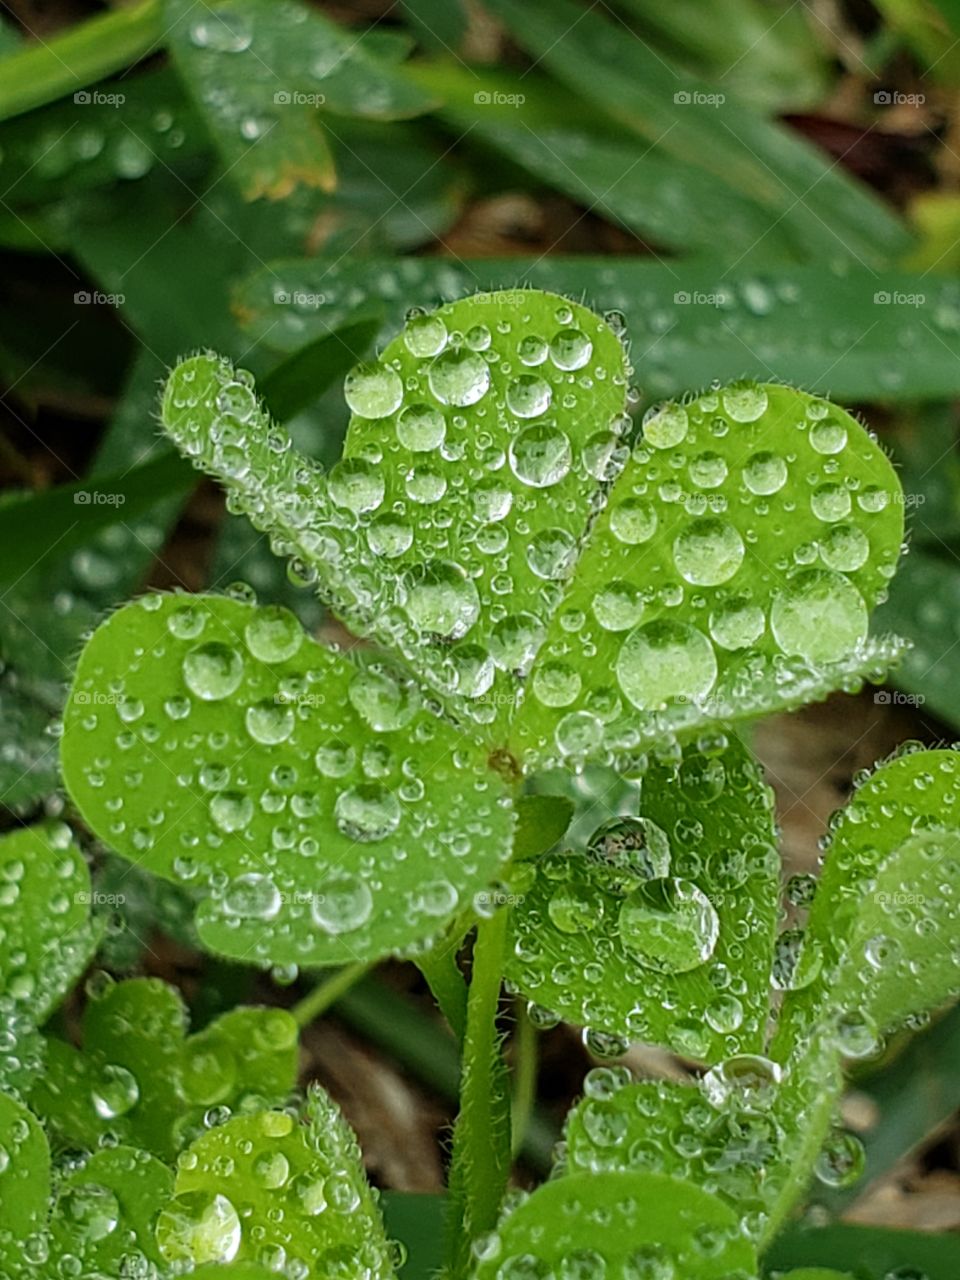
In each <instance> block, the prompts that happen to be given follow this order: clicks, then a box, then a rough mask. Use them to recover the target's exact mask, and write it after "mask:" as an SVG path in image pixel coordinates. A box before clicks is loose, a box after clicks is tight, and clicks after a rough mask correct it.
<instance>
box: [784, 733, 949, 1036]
mask: <svg viewBox="0 0 960 1280" xmlns="http://www.w3.org/2000/svg"><path fill="white" fill-rule="evenodd" d="M958 768H960V753H957V752H955V751H949V750H938V751H923V750H910V751H907V752H906V753H905V754H901V755H899V756H897V757H895V758H893V759H891V760H890V761H888V762H887V763H885V764H882V765H881V766H880V767H879V768H878V769H877V770H876V771H875V772H874V773H872V774H870V775H869V776H868V777H866V778H865V779H861V780H860V782H859V785H858V786H857V789H856V791H855V792H854V794H853V796H852V797H851V799H850V801H849V803H848V804H847V806H846V808H844V809H842V810H840V812H839V813H838V814H837V815H835V818H834V821H833V822H832V824H831V829H830V842H829V846H828V850H827V855H826V861H825V864H824V869H823V873H822V874H821V876H820V881H819V884H818V887H817V894H816V897H815V899H814V902H813V906H812V908H811V910H810V917H809V922H808V926H807V945H808V946H810V947H812V948H814V949H815V951H816V953H817V955H818V964H819V972H818V974H817V976H816V977H815V978H814V980H813V981H812V982H811V983H809V984H808V985H807V986H806V987H805V988H804V989H802V990H800V991H794V992H791V993H790V994H789V995H788V997H787V999H786V1001H785V1003H784V1007H783V1011H782V1015H781V1022H780V1026H779V1028H778V1032H777V1038H776V1041H775V1044H776V1045H777V1046H778V1048H779V1049H780V1051H781V1052H782V1051H783V1049H784V1047H786V1046H790V1045H794V1044H796V1043H797V1042H798V1041H799V1040H800V1039H801V1038H802V1037H803V1036H805V1035H808V1034H810V1033H811V1031H812V1030H815V1029H817V1028H825V1029H826V1034H829V1035H830V1036H831V1037H832V1040H833V1046H834V1050H835V1052H837V1053H839V1054H843V1055H845V1056H847V1057H851V1058H860V1057H865V1056H867V1055H869V1054H870V1053H872V1052H874V1051H875V1050H876V1048H878V1046H879V1041H880V1039H881V1037H882V1036H883V1035H884V1034H885V1033H886V1032H888V1031H890V1030H892V1029H893V1028H895V1027H897V1026H898V1025H900V1024H901V1023H902V1022H903V1021H904V1020H905V1019H907V1018H909V1017H912V1016H916V1015H917V1014H919V1013H921V1012H923V1011H924V1010H925V1009H931V1008H935V1007H936V1006H937V1005H939V1004H942V1003H943V1002H945V1001H946V1000H948V999H949V998H951V997H953V996H955V995H956V994H957V993H958V991H960V980H958V977H957V962H956V957H957V952H958V948H960V913H958V904H957V902H956V897H955V888H954V886H955V884H956V882H957V875H958V874H960V868H957V867H955V865H954V864H955V861H956V849H957V837H958V833H957V829H956V827H955V825H954V824H953V812H954V809H955V807H956V805H957V802H958V799H960V787H958ZM955 872H956V873H957V874H954V873H955Z"/></svg>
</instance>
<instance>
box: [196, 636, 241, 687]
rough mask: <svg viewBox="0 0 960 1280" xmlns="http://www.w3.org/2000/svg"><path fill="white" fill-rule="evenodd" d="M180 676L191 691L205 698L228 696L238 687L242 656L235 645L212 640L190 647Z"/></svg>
mask: <svg viewBox="0 0 960 1280" xmlns="http://www.w3.org/2000/svg"><path fill="white" fill-rule="evenodd" d="M183 678H184V681H185V682H186V685H187V688H188V689H189V690H190V692H191V693H193V694H195V695H196V696H197V697H198V698H201V699H202V700H203V701H204V702H219V701H220V700H221V699H223V698H229V696H230V695H231V694H232V693H235V692H236V691H237V689H238V688H239V687H240V681H241V679H242V678H243V659H242V658H241V657H240V654H239V653H238V652H237V650H236V649H233V648H231V647H230V645H227V644H222V643H221V642H220V641H218V640H211V641H209V642H208V643H206V644H201V645H198V646H197V648H195V649H191V650H190V652H189V653H188V654H187V655H186V656H185V658H184V659H183Z"/></svg>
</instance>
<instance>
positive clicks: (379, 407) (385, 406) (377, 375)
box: [343, 364, 403, 418]
mask: <svg viewBox="0 0 960 1280" xmlns="http://www.w3.org/2000/svg"><path fill="white" fill-rule="evenodd" d="M343 394H344V398H345V400H346V402H347V404H348V405H349V406H350V408H351V409H352V410H353V412H354V413H355V414H357V415H358V416H359V417H361V418H386V417H388V416H389V415H390V414H391V413H395V412H396V410H397V409H399V408H400V406H401V404H402V403H403V381H402V379H401V377H400V375H399V373H397V372H396V371H395V370H394V369H388V368H387V367H386V366H385V365H382V364H358V365H356V366H355V367H354V368H353V369H351V370H350V372H349V373H348V374H347V376H346V379H345V380H344V384H343Z"/></svg>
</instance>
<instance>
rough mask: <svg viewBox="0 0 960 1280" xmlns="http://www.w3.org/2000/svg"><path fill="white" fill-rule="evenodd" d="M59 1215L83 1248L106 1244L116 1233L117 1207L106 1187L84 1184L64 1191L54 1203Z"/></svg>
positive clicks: (112, 1195)
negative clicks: (101, 1243) (99, 1242)
mask: <svg viewBox="0 0 960 1280" xmlns="http://www.w3.org/2000/svg"><path fill="white" fill-rule="evenodd" d="M57 1207H58V1209H59V1215H60V1217H62V1218H63V1219H64V1221H65V1222H66V1223H69V1225H70V1227H71V1229H72V1230H73V1231H75V1232H76V1233H77V1235H78V1236H79V1238H80V1240H82V1241H83V1242H84V1243H85V1244H86V1243H90V1244H93V1243H95V1242H96V1241H98V1240H105V1239H106V1237H107V1236H109V1235H112V1234H113V1232H114V1231H116V1229H117V1224H118V1223H119V1221H120V1204H119V1202H118V1200H117V1197H116V1195H115V1194H114V1193H113V1191H111V1190H110V1188H109V1187H103V1186H100V1185H99V1183H95V1182H83V1183H80V1184H79V1185H78V1186H72V1187H67V1189H66V1190H65V1191H64V1192H63V1194H62V1195H61V1196H60V1199H59V1201H58V1202H57Z"/></svg>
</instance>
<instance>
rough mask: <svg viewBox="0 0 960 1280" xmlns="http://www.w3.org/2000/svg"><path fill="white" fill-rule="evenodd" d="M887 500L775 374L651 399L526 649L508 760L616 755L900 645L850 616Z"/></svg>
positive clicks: (892, 653) (802, 694) (888, 562)
mask: <svg viewBox="0 0 960 1280" xmlns="http://www.w3.org/2000/svg"><path fill="white" fill-rule="evenodd" d="M901 496H902V495H901V491H900V486H899V483H898V481H897V477H896V474H895V473H894V471H893V468H892V467H891V465H890V463H889V461H888V460H887V458H886V456H885V455H884V453H883V451H882V450H881V449H880V447H879V446H878V445H877V444H876V443H875V441H874V440H873V439H872V438H871V437H869V436H868V435H867V433H866V432H865V431H864V430H863V429H862V428H861V427H860V426H859V425H858V424H857V422H855V421H854V419H853V418H851V417H850V415H849V414H847V413H845V412H844V411H843V410H842V409H838V408H836V407H835V406H833V405H830V404H829V403H828V402H826V401H824V400H819V399H816V398H814V397H812V396H809V395H806V394H804V393H802V392H799V391H794V390H791V389H790V388H788V387H780V386H774V385H765V384H760V383H753V382H740V383H733V384H731V385H730V386H728V387H724V388H723V389H722V390H719V391H709V392H707V393H706V394H704V395H701V396H700V397H698V398H697V399H695V400H693V401H690V402H688V403H686V404H684V403H679V402H674V403H668V404H666V405H663V406H660V407H659V408H658V409H655V410H651V411H650V413H649V414H648V415H647V417H646V418H645V420H644V427H643V437H642V439H641V440H640V442H639V443H638V444H637V445H636V447H635V448H634V450H633V454H632V457H631V459H630V462H629V463H628V464H627V466H626V468H625V469H624V470H623V472H622V473H621V474H620V476H619V477H618V478H617V481H616V483H615V484H614V486H613V489H612V491H611V492H610V494H609V497H608V499H607V502H606V505H605V507H604V509H603V511H602V512H601V513H600V515H599V516H598V518H597V520H596V522H595V523H594V525H593V527H592V529H591V531H590V536H589V538H588V539H587V542H586V545H585V547H584V550H583V553H582V555H581V556H580V559H579V561H578V563H577V566H576V571H575V573H574V575H573V577H572V580H571V582H570V585H569V587H568V588H567V591H566V594H565V596H564V599H563V603H562V605H561V607H560V608H559V610H558V611H557V613H556V614H555V615H554V618H553V620H552V622H551V624H550V627H549V630H548V632H547V636H546V639H545V641H544V644H543V646H542V648H541V649H540V651H539V653H538V655H537V659H536V662H535V663H534V666H533V670H532V672H531V675H530V681H529V688H530V689H531V690H532V696H531V695H527V696H526V697H525V699H524V702H523V704H522V705H521V707H520V710H519V712H518V715H517V718H516V720H515V722H514V725H513V726H512V730H511V740H510V741H511V749H512V752H513V754H514V756H515V758H516V759H518V760H520V761H521V762H524V763H525V762H532V761H535V762H537V764H538V765H540V766H543V765H545V764H548V763H553V762H557V763H559V762H561V761H563V760H565V759H573V760H576V759H582V758H584V757H585V756H587V755H590V754H600V753H601V752H605V753H606V754H607V756H608V758H609V757H610V756H611V755H612V756H613V757H615V758H616V757H629V754H630V753H631V752H634V751H638V750H643V748H644V747H645V746H646V745H648V744H649V743H651V742H653V741H656V740H658V739H663V737H664V736H666V735H676V734H686V735H690V734H692V733H694V732H698V731H702V730H703V729H705V728H709V727H712V726H717V725H723V724H729V723H732V722H734V721H738V720H744V719H752V718H754V717H756V716H759V715H761V714H766V713H769V712H772V711H776V710H783V709H788V708H791V707H796V706H799V705H801V704H802V703H808V702H811V701H813V700H815V699H817V698H822V697H824V696H825V695H826V694H827V693H829V692H830V691H831V690H833V689H838V688H851V687H852V688H856V687H859V684H860V683H861V682H862V680H863V678H864V677H865V676H869V675H871V674H872V675H874V676H875V677H876V675H877V674H878V673H882V671H883V670H884V669H885V668H886V667H887V666H888V665H889V664H890V663H891V661H892V660H893V659H894V658H895V657H896V656H897V655H898V653H899V652H900V648H901V647H902V646H900V645H899V643H898V642H897V641H895V640H893V639H891V638H881V639H868V637H867V624H868V617H869V612H870V609H871V608H872V607H873V606H874V605H875V604H876V603H877V601H878V600H879V599H881V598H882V596H883V594H884V592H885V589H886V584H887V582H888V580H889V578H890V577H891V576H892V574H893V572H894V569H895V567H896V563H897V559H898V556H899V554H900V547H901V541H902V537H903V506H902V502H901V501H900V500H899V499H900V498H901Z"/></svg>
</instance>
